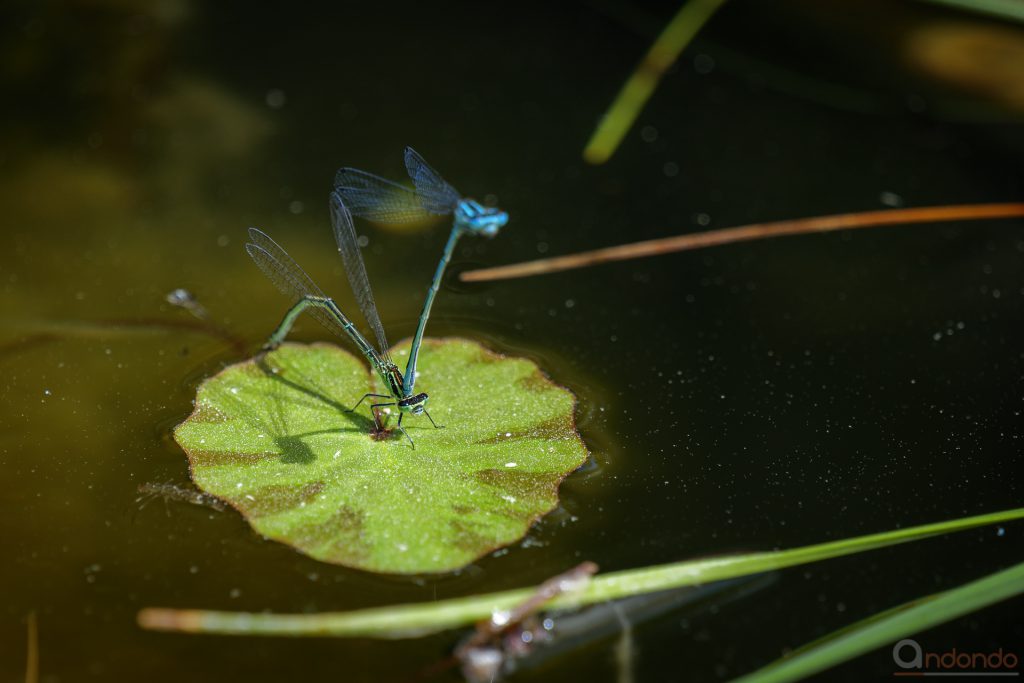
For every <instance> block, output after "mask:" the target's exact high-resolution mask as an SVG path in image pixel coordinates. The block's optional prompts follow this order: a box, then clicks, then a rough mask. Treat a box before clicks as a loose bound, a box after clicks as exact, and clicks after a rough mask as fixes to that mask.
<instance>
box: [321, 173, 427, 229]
mask: <svg viewBox="0 0 1024 683" xmlns="http://www.w3.org/2000/svg"><path fill="white" fill-rule="evenodd" d="M334 191H335V192H337V193H338V194H339V195H340V196H341V199H342V201H343V202H344V203H345V206H346V207H347V208H348V210H349V211H350V212H351V213H352V215H353V216H359V217H360V218H368V219H370V220H371V221H379V222H381V223H412V222H415V221H421V220H423V219H424V218H427V217H428V216H429V215H430V214H429V213H428V212H427V211H426V210H425V209H424V208H423V205H422V203H421V202H420V200H419V197H417V196H416V193H415V192H414V191H413V190H411V189H410V188H408V187H405V186H404V185H399V184H398V183H394V182H391V181H390V180H386V179H384V178H381V177H380V176H375V175H373V174H372V173H367V172H366V171H360V170H359V169H357V168H343V169H341V170H339V171H338V172H337V173H336V174H335V176H334Z"/></svg>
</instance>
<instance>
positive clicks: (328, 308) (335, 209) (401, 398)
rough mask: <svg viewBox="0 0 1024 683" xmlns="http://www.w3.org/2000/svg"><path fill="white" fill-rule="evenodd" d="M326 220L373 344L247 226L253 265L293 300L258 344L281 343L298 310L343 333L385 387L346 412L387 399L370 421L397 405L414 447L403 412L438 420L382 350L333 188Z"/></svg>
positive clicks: (365, 280)
mask: <svg viewBox="0 0 1024 683" xmlns="http://www.w3.org/2000/svg"><path fill="white" fill-rule="evenodd" d="M331 222H332V223H333V225H334V237H335V240H336V241H337V243H338V251H339V252H340V253H341V258H342V261H343V262H344V264H345V272H346V273H347V274H348V281H349V284H350V285H351V286H352V291H353V292H354V293H355V295H356V301H357V302H358V303H359V308H360V310H362V312H363V317H364V318H365V319H366V322H367V323H368V324H369V326H370V328H371V329H372V330H373V333H374V336H375V337H376V338H377V346H378V348H374V346H373V345H372V344H371V343H370V342H369V341H367V340H366V337H364V336H363V335H362V334H360V332H359V330H358V329H356V326H355V325H354V324H353V323H352V321H351V320H349V319H348V318H346V317H345V314H344V313H342V312H341V309H340V308H338V305H337V304H336V303H334V300H332V299H330V298H329V297H327V296H326V295H325V294H324V293H323V292H322V291H321V290H320V288H319V287H317V286H316V284H315V283H314V282H313V280H312V279H311V278H310V277H309V276H308V275H306V272H305V271H304V270H302V268H301V267H299V264H297V263H296V262H295V261H294V260H293V259H292V257H291V256H289V255H288V253H287V252H285V250H284V249H282V248H281V247H280V246H278V244H277V243H276V242H274V240H272V239H270V237H268V236H267V235H266V234H265V233H263V232H262V231H260V230H258V229H256V228H249V239H250V240H252V241H251V242H250V243H249V244H246V245H245V250H246V252H248V254H249V256H251V257H252V259H253V261H255V262H256V265H257V266H259V267H260V270H262V271H263V274H264V275H266V276H267V277H268V278H269V279H270V280H271V281H272V282H273V283H274V284H275V285H277V288H278V289H280V290H281V291H282V292H284V293H285V294H287V295H289V296H291V297H292V299H293V303H292V307H291V308H290V309H288V312H287V313H285V315H284V319H282V320H281V324H280V325H278V326H277V329H276V330H274V333H273V334H271V335H270V339H268V340H267V343H266V344H265V345H264V349H265V350H270V349H274V348H277V347H278V346H280V344H281V342H283V341H284V339H285V337H286V336H287V335H288V331H289V330H291V328H292V325H294V324H295V320H296V318H298V317H299V315H300V314H302V312H303V311H309V313H310V315H312V316H313V317H314V318H316V319H317V321H319V322H320V324H321V325H323V326H324V327H326V328H327V329H328V330H329V331H331V332H334V333H335V334H337V335H338V336H348V338H349V339H351V340H352V342H353V343H354V344H355V345H356V347H357V348H358V349H359V351H360V352H361V353H362V354H363V355H364V356H366V359H367V360H368V361H370V364H371V365H372V366H373V369H374V370H376V372H377V374H378V375H379V376H380V379H381V381H382V382H383V383H384V386H385V387H387V390H388V392H389V393H388V394H373V393H370V394H366V395H364V396H363V397H362V398H361V399H359V401H358V402H357V403H356V404H355V405H354V406H353V407H352V408H351V409H349V411H348V412H351V411H353V410H355V409H356V408H358V407H359V405H360V404H361V403H362V402H363V401H364V400H366V399H367V398H386V399H391V400H390V401H388V402H384V403H374V404H372V405H371V406H370V412H371V413H372V415H373V419H374V422H375V423H376V424H377V426H378V428H380V425H381V421H380V418H379V416H378V414H377V409H378V408H383V407H386V406H395V405H397V407H398V410H399V415H398V429H399V431H401V432H402V433H403V434H405V438H407V439H409V443H410V444H411V445H412V447H413V448H415V447H416V444H415V443H414V442H413V440H412V437H411V436H409V434H408V432H406V431H405V429H404V428H403V427H402V418H403V417H405V414H406V413H412V414H413V415H421V414H422V415H426V416H427V419H429V420H430V423H431V424H432V425H434V427H435V428H438V425H437V424H436V423H435V422H434V419H433V418H432V417H430V413H428V412H427V410H426V404H427V395H426V394H423V393H420V394H413V393H412V385H411V384H407V383H406V380H405V378H403V376H402V373H401V372H400V371H399V370H398V366H397V365H395V363H394V361H393V360H391V357H390V356H389V355H388V341H387V337H385V335H384V326H383V325H381V322H380V315H378V314H377V305H376V304H375V303H374V300H373V291H372V290H371V289H370V279H369V277H367V275H366V266H365V265H364V264H363V257H362V255H361V254H360V253H359V244H358V243H357V241H356V231H355V228H354V227H353V225H352V216H351V214H350V213H349V211H348V209H347V208H346V207H345V204H344V203H343V201H342V198H341V196H340V195H339V194H338V193H337V192H331ZM417 350H418V349H416V348H414V350H413V351H412V352H410V360H409V365H407V366H406V375H405V377H410V375H409V366H411V365H412V364H413V362H414V361H413V359H414V358H415V355H414V353H415V351H417ZM413 376H414V375H413Z"/></svg>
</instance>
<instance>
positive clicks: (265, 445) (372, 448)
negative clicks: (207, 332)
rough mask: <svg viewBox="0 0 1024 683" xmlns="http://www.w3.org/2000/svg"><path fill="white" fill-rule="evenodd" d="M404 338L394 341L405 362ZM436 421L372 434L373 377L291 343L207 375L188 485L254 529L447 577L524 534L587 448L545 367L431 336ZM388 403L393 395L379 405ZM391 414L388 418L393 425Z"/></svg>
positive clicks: (407, 422) (190, 447)
mask: <svg viewBox="0 0 1024 683" xmlns="http://www.w3.org/2000/svg"><path fill="white" fill-rule="evenodd" d="M408 351H409V349H408V344H401V345H399V346H398V347H396V348H395V349H393V350H392V356H393V357H394V358H395V360H396V362H398V363H399V365H402V364H403V363H402V359H403V358H404V357H405V356H407V355H408ZM419 367H420V368H422V369H423V371H424V372H423V374H422V377H421V378H420V379H418V380H417V384H416V389H417V391H426V392H427V393H429V394H430V402H429V404H428V406H427V409H428V410H429V411H430V414H431V416H432V417H433V418H434V420H435V421H436V422H437V423H438V424H439V425H445V428H444V429H434V428H433V426H431V424H430V421H429V420H427V418H426V417H425V416H413V415H407V416H406V417H405V419H404V420H403V423H402V426H403V427H405V428H406V429H407V430H408V432H409V435H410V436H411V437H412V438H413V439H414V440H415V442H416V448H415V449H413V448H411V447H410V445H409V442H408V441H407V440H406V439H405V437H403V436H402V435H401V433H399V432H392V433H391V434H390V435H387V436H385V438H381V435H379V434H374V433H373V432H374V425H373V421H372V419H371V417H370V413H369V406H368V405H367V403H368V402H364V403H363V405H362V406H360V407H359V409H358V410H357V411H356V412H354V413H346V412H344V410H345V409H346V408H349V407H350V406H352V405H353V404H354V403H355V402H356V401H357V400H359V398H360V397H361V396H362V395H363V394H365V393H369V392H374V393H386V392H385V391H384V390H383V387H382V386H381V385H380V382H379V379H378V378H377V376H376V374H373V375H371V374H370V372H369V370H368V368H367V366H366V364H365V363H364V362H363V361H362V360H361V359H358V358H356V357H355V356H353V355H352V354H350V353H348V352H346V351H344V350H342V349H340V348H338V347H336V346H332V345H328V344H313V345H309V346H306V345H300V344H284V345H282V346H281V347H280V348H279V349H277V350H276V351H273V352H271V353H268V354H267V355H266V356H264V357H263V358H261V359H254V360H249V361H245V362H243V363H239V364H236V365H232V366H230V367H228V368H226V369H225V370H223V371H222V372H220V373H219V374H218V375H216V376H215V377H212V378H210V379H208V380H206V381H205V382H204V383H203V384H202V385H201V386H200V387H199V391H198V394H197V397H196V405H195V410H194V411H193V413H192V414H191V415H190V416H189V417H188V419H187V420H185V422H183V423H182V424H181V425H179V426H178V428H177V429H176V430H175V433H174V436H175V439H176V440H177V442H178V443H179V444H180V445H181V447H182V448H184V449H185V451H186V453H188V457H189V462H190V464H191V469H192V479H193V480H194V481H195V483H196V485H198V486H199V487H200V488H201V489H202V490H204V491H206V492H207V493H211V494H213V495H215V496H218V497H219V498H222V499H224V500H225V501H227V502H228V503H230V504H231V505H232V506H234V507H235V508H237V509H238V510H239V511H240V512H241V513H242V514H243V515H244V516H245V517H246V518H247V519H248V520H249V523H250V524H251V525H252V527H253V528H254V529H255V530H256V531H258V532H259V533H261V534H263V535H264V536H267V537H269V538H272V539H275V540H278V541H281V542H283V543H287V544H289V545H292V546H294V547H295V548H297V549H298V550H301V551H302V552H304V553H306V554H307V555H310V556H311V557H314V558H316V559H318V560H323V561H325V562H333V563H335V564H342V565H346V566H349V567H356V568H359V569H365V570H369V571H375V572H392V573H428V572H443V571H451V570H454V569H457V568H459V567H462V566H464V565H465V564H467V563H469V562H472V561H473V560H475V559H476V558H478V557H480V556H482V555H484V554H486V553H488V552H490V551H491V550H494V549H495V548H499V547H501V546H504V545H508V544H509V543H512V542H513V541H515V540H517V539H519V538H521V537H522V536H523V535H524V534H525V533H526V531H527V529H528V528H529V527H530V525H531V524H533V522H535V521H536V520H537V519H538V518H539V517H540V516H541V515H543V514H545V513H546V512H548V511H550V510H551V509H552V508H553V507H554V506H555V505H556V503H557V501H558V485H559V483H560V482H561V481H562V479H563V478H565V476H566V475H567V474H568V473H570V472H572V471H573V470H575V469H576V468H577V467H579V466H580V465H581V464H582V463H583V461H584V460H585V458H586V457H587V450H586V448H585V446H584V445H583V442H582V441H581V439H580V437H579V434H578V433H577V432H576V427H575V422H574V419H573V410H574V407H575V399H574V397H573V395H572V394H571V393H570V392H569V391H568V390H567V389H564V388H562V387H559V386H557V385H555V384H554V383H552V382H551V381H550V380H549V379H548V378H547V377H545V376H544V375H543V374H542V373H541V372H540V370H539V369H538V368H537V366H536V364H534V363H533V362H531V361H529V360H526V359H523V358H509V357H505V356H502V355H499V354H496V353H494V352H492V351H489V350H487V349H485V348H483V347H482V346H480V345H479V344H477V343H476V342H472V341H468V340H465V339H446V340H443V341H430V340H428V341H425V342H424V343H423V348H422V349H421V353H420V362H419ZM378 400H382V399H378ZM395 419H396V415H394V414H393V415H392V417H391V421H392V424H393V422H394V420H395Z"/></svg>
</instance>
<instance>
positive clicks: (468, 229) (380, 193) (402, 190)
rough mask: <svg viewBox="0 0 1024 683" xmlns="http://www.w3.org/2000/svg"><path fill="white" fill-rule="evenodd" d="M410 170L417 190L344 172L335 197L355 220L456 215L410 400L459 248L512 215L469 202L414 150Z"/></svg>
mask: <svg viewBox="0 0 1024 683" xmlns="http://www.w3.org/2000/svg"><path fill="white" fill-rule="evenodd" d="M405 168H406V170H407V171H408V172H409V177H410V178H412V182H413V184H414V185H415V186H416V189H415V190H412V189H410V188H408V187H406V186H404V185H399V184H398V183H395V182H392V181H390V180H386V179H385V178H381V177H380V176H376V175H373V174H372V173H367V172H366V171H360V170H359V169H356V168H343V169H341V170H339V171H338V173H337V175H335V177H334V191H335V192H337V193H338V194H340V195H341V198H342V200H343V201H344V202H345V206H346V207H348V209H349V210H350V211H351V212H352V215H354V216H360V217H363V218H368V219H369V220H372V221H378V222H381V223H409V222H413V221H417V220H422V219H423V218H425V217H427V216H429V215H431V214H433V215H435V216H444V215H447V214H452V215H453V220H452V231H451V234H450V235H449V236H448V243H447V244H446V245H445V247H444V253H443V254H442V255H441V262H440V263H439V264H438V265H437V270H436V271H435V272H434V279H433V281H432V282H431V283H430V288H429V289H428V290H427V298H426V299H425V300H424V302H423V312H422V313H420V319H419V323H417V325H416V334H415V335H414V336H413V338H412V347H411V348H410V349H409V362H408V364H406V366H405V378H404V386H405V391H406V396H409V395H411V394H412V392H413V387H415V386H416V360H417V358H418V357H419V352H420V344H421V343H422V341H423V332H424V330H425V329H426V327H427V318H429V317H430V308H431V306H433V305H434V297H435V296H436V295H437V290H438V289H440V288H441V280H442V278H443V277H444V271H445V268H447V267H448V262H449V261H450V260H451V258H452V253H453V252H454V251H455V245H456V243H457V242H458V241H459V238H460V237H462V235H464V234H467V233H468V234H473V235H483V236H485V237H494V236H495V235H497V234H498V231H499V230H501V228H502V227H503V226H504V225H505V224H506V223H508V214H507V213H505V212H504V211H501V210H499V209H494V208H489V207H485V206H483V205H481V204H479V203H478V202H476V201H474V200H472V199H464V198H463V197H462V195H460V194H459V193H458V192H457V191H456V190H455V188H454V187H452V186H451V185H449V184H448V183H447V182H445V180H444V178H442V177H441V175H440V174H439V173H438V172H437V171H435V170H434V169H432V168H431V167H430V165H429V164H428V163H427V162H426V161H424V160H423V157H421V156H420V155H419V154H418V153H417V152H416V150H414V149H413V148H412V147H406V148H405Z"/></svg>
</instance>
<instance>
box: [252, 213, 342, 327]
mask: <svg viewBox="0 0 1024 683" xmlns="http://www.w3.org/2000/svg"><path fill="white" fill-rule="evenodd" d="M249 239H250V240H252V242H250V243H249V244H246V245H245V251H246V252H247V253H248V254H249V256H251V257H252V260H253V261H255V262H256V265H257V266H259V268H260V270H262V271H263V274H264V275H266V276H267V279H269V280H270V281H271V282H273V283H274V285H275V286H276V287H277V288H278V289H279V290H281V292H282V293H284V294H285V295H286V296H289V297H291V299H292V304H295V303H296V302H297V301H298V300H299V299H301V298H303V297H305V296H314V297H320V298H323V299H326V298H327V297H326V296H325V295H324V293H323V292H322V291H321V290H320V288H319V287H317V286H316V283H315V282H313V280H312V279H311V278H310V277H309V276H308V275H306V271H304V270H303V269H302V268H301V267H300V266H299V264H298V263H296V262H295V261H294V260H293V259H292V257H291V256H289V255H288V252H286V251H285V250H284V249H282V248H281V247H280V246H278V244H277V242H275V241H274V240H272V239H270V237H269V236H268V235H267V234H266V233H264V232H263V231H261V230H257V229H256V228H249ZM306 311H307V312H308V313H309V314H310V315H311V316H313V317H314V318H316V319H317V321H318V322H319V323H320V324H321V325H323V326H324V327H326V328H327V329H328V330H329V331H330V332H333V333H334V334H336V335H338V336H339V337H348V336H351V333H350V332H349V331H348V330H346V329H345V327H344V324H343V323H342V322H340V321H338V320H337V319H336V318H334V317H333V316H331V315H330V314H329V313H328V312H327V311H326V310H325V309H323V308H316V307H309V308H307V309H306Z"/></svg>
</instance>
